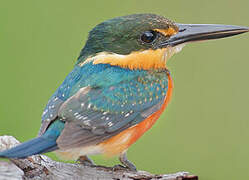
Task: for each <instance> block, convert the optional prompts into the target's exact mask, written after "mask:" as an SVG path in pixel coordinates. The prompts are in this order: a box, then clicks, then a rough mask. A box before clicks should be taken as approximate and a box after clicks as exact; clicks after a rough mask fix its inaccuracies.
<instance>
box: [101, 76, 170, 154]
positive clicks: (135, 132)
mask: <svg viewBox="0 0 249 180" xmlns="http://www.w3.org/2000/svg"><path fill="white" fill-rule="evenodd" d="M168 79H169V81H168V91H167V95H166V98H165V101H164V103H163V105H162V107H161V108H160V109H159V110H158V111H157V112H155V113H154V114H152V115H151V116H149V117H148V118H147V119H145V120H143V121H142V122H140V123H139V124H137V125H135V126H132V127H130V128H128V129H126V130H124V131H122V132H121V133H119V134H117V135H116V136H113V137H112V138H110V139H107V140H105V141H104V142H102V143H100V144H99V146H100V147H101V149H103V153H104V154H106V155H107V156H113V155H117V154H120V153H122V152H124V151H126V150H127V149H128V147H129V146H130V145H132V144H133V143H134V142H136V140H137V139H138V138H140V137H141V136H142V135H143V134H144V133H145V132H146V131H147V130H149V129H150V128H151V127H152V125H153V124H154V123H155V122H156V120H157V119H158V118H159V117H160V115H161V114H162V112H163V111H164V109H165V108H166V106H167V104H168V102H169V100H170V98H171V95H172V90H173V82H172V79H171V77H170V75H169V74H168Z"/></svg>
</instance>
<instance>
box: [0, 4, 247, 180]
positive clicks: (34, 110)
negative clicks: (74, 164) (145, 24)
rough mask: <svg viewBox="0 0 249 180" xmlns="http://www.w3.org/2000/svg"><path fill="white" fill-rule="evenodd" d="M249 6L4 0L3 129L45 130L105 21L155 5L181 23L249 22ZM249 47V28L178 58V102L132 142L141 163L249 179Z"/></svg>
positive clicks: (172, 65)
mask: <svg viewBox="0 0 249 180" xmlns="http://www.w3.org/2000/svg"><path fill="white" fill-rule="evenodd" d="M248 8H249V1H248V0H237V1H234V0H219V1H199V0H192V1H165V0H157V1H152V0H150V1H149V0H143V1H140V0H137V1H134V0H126V1H117V0H109V1H96V0H91V1H89V0H87V1H83V0H75V1H62V0H53V1H51V0H43V1H38V0H24V1H3V0H1V6H0V82H1V91H0V92H1V93H0V100H1V101H0V135H5V134H8V135H13V136H15V137H16V138H17V139H19V140H20V141H25V140H28V139H30V138H32V137H35V136H36V135H37V132H38V130H39V126H40V117H41V113H42V111H43V108H44V106H45V105H46V103H47V101H48V99H49V97H50V96H51V95H52V94H53V92H54V91H55V89H56V88H57V87H58V86H59V85H60V83H61V82H62V81H63V79H64V78H65V76H66V75H67V74H68V73H69V72H70V71H71V70H72V68H73V64H74V63H75V60H76V58H77V56H78V54H79V52H80V50H81V48H82V47H83V45H84V43H85V40H86V37H87V33H88V31H89V30H91V28H93V27H94V26H95V25H96V24H98V23H100V22H102V21H104V20H106V19H109V18H113V17H116V16H121V15H128V14H132V13H144V12H147V13H148V12H149V13H156V14H160V15H163V16H166V17H168V18H170V19H172V20H175V21H177V22H181V23H216V24H233V25H244V26H249V21H248V19H249V11H248ZM248 46H249V33H248V34H243V35H240V36H235V37H233V38H227V39H223V40H217V41H209V42H206V43H195V44H189V45H187V46H186V47H185V48H184V49H183V51H182V52H181V53H180V54H177V55H175V56H174V57H173V58H171V61H169V63H168V67H169V69H170V70H171V72H172V76H173V79H174V85H175V88H174V94H173V98H172V101H171V103H170V104H169V106H168V108H167V109H166V111H165V112H164V114H163V116H162V117H161V118H160V119H159V121H158V122H157V123H156V125H155V126H154V127H153V128H152V129H151V130H150V131H149V132H147V133H146V134H145V135H144V136H143V137H142V138H141V139H140V140H139V141H138V142H137V143H135V144H134V145H133V146H132V147H131V148H130V149H129V151H128V157H129V159H130V160H132V161H133V162H135V164H136V166H137V167H138V169H143V170H146V171H150V172H153V173H173V172H176V171H182V170H184V171H189V172H191V173H193V174H196V175H199V177H200V179H204V180H209V179H211V180H213V179H217V180H221V179H242V178H244V179H247V178H249V153H248V152H249V142H248V139H249V118H248V107H249V83H248V77H249V71H248V67H249V51H248ZM49 156H50V157H52V158H54V159H57V158H56V157H55V155H54V154H53V153H50V154H49ZM92 158H93V159H94V160H95V161H96V163H97V164H105V165H114V164H115V163H118V161H117V160H116V158H113V159H111V160H108V159H105V158H102V157H101V156H93V157H92Z"/></svg>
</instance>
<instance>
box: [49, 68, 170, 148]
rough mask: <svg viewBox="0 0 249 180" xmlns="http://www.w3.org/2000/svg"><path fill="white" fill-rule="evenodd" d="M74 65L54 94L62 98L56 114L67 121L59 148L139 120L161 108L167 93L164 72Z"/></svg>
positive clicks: (105, 135)
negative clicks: (69, 76) (74, 70)
mask: <svg viewBox="0 0 249 180" xmlns="http://www.w3.org/2000/svg"><path fill="white" fill-rule="evenodd" d="M77 68H78V70H77V71H78V72H77V73H75V74H76V75H73V76H72V77H73V78H72V77H71V78H68V80H67V79H66V80H65V81H64V83H63V85H62V88H61V87H60V88H59V90H58V92H57V95H56V97H57V98H58V99H60V100H62V103H61V104H60V105H59V106H58V108H57V110H56V115H57V117H58V118H60V119H61V120H62V121H64V122H66V123H65V128H64V130H63V132H62V134H61V136H60V137H59V139H58V141H57V143H58V145H59V147H61V148H67V147H73V146H83V145H86V144H89V143H90V144H91V143H98V142H101V141H102V140H104V139H106V138H109V137H111V136H113V135H115V134H117V133H119V132H120V131H122V130H123V129H126V128H129V127H131V126H133V125H134V124H137V123H139V122H141V121H142V120H144V119H145V118H146V117H148V116H149V115H151V114H152V113H154V112H155V111H157V110H158V109H159V108H160V106H161V104H162V102H163V100H164V98H165V95H166V92H167V85H168V78H167V75H166V73H165V72H147V71H141V70H136V71H131V70H128V69H123V68H119V67H114V66H110V65H104V64H100V65H92V64H87V65H84V67H77ZM79 74H80V75H79ZM75 76H76V77H75ZM72 79H73V80H72ZM70 83H71V84H70ZM69 89H70V90H69ZM65 97H67V99H66V98H65ZM63 98H65V99H63ZM49 106H51V104H50V105H49Z"/></svg>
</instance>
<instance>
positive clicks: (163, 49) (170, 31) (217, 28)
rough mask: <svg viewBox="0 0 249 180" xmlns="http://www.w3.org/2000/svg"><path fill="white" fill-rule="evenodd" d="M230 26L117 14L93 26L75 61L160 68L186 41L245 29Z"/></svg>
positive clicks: (217, 36)
mask: <svg viewBox="0 0 249 180" xmlns="http://www.w3.org/2000/svg"><path fill="white" fill-rule="evenodd" d="M248 31H249V28H247V27H240V26H231V25H212V24H177V23H174V22H172V21H171V20H169V19H167V18H165V17H162V16H158V15H155V14H134V15H129V16H122V17H117V18H114V19H110V20H107V21H105V22H103V23H101V24H99V25H97V26H96V27H95V28H94V29H93V30H92V31H91V32H90V33H89V37H88V40H87V42H86V45H85V47H84V48H83V49H82V51H81V53H80V56H79V59H78V64H79V65H83V64H85V63H88V62H93V64H111V65H114V66H120V67H123V68H129V69H144V70H149V69H164V68H166V61H167V60H168V59H169V58H170V57H171V56H172V55H173V54H175V53H177V52H179V51H180V50H181V49H182V47H183V46H184V45H185V44H186V43H188V42H194V41H203V40H209V39H218V38H224V37H228V36H233V35H237V34H241V33H244V32H248Z"/></svg>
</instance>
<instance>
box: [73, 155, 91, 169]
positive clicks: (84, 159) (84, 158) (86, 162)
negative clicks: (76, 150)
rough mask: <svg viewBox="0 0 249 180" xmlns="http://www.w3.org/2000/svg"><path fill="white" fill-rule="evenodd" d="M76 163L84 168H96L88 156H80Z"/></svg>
mask: <svg viewBox="0 0 249 180" xmlns="http://www.w3.org/2000/svg"><path fill="white" fill-rule="evenodd" d="M76 162H78V163H79V164H82V165H84V166H90V167H93V166H96V165H95V163H94V162H93V161H92V160H91V159H90V158H89V157H87V156H80V157H79V159H77V161H76Z"/></svg>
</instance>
